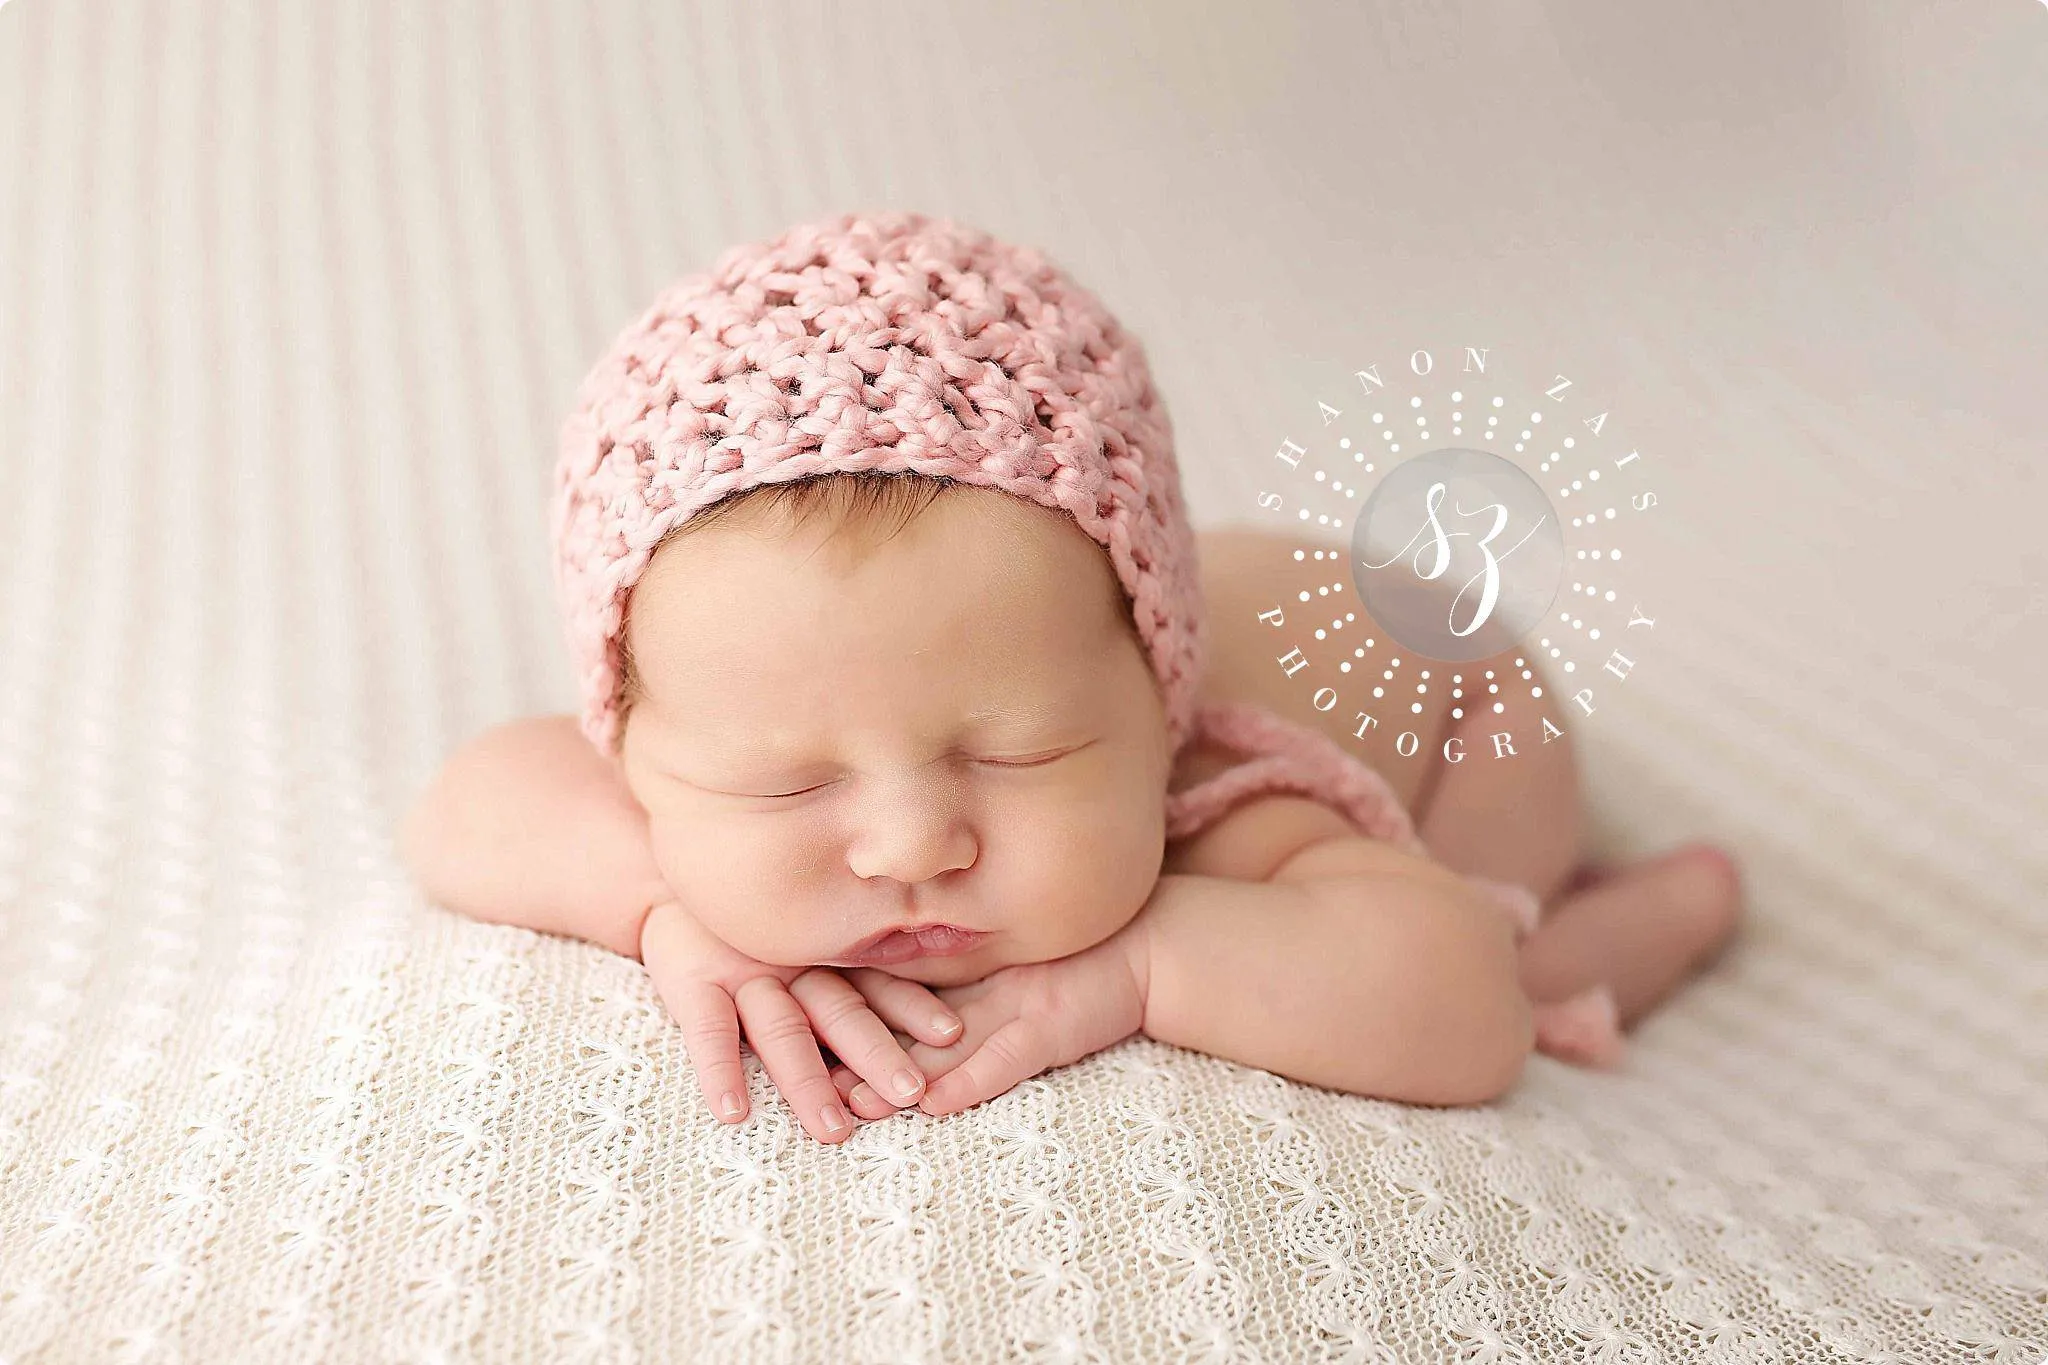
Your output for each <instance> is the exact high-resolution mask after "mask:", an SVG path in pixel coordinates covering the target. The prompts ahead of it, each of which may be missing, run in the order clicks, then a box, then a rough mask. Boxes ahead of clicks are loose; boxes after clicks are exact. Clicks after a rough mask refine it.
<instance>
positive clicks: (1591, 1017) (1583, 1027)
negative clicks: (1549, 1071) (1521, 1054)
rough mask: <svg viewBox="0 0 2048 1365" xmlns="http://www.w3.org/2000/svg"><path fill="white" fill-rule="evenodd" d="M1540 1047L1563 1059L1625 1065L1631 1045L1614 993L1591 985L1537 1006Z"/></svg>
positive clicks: (1601, 1066)
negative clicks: (1623, 1033)
mask: <svg viewBox="0 0 2048 1365" xmlns="http://www.w3.org/2000/svg"><path fill="white" fill-rule="evenodd" d="M1534 1013H1535V1020H1536V1050H1537V1051H1538V1052H1541V1053H1543V1054H1545V1055H1546V1056H1551V1057H1555V1058H1557V1059H1558V1060H1559V1061H1563V1062H1573V1063H1576V1064H1578V1065H1580V1066H1588V1067H1596V1068H1598V1069H1600V1070H1603V1071H1605V1070H1611V1069H1612V1068H1614V1067H1617V1066H1619V1065H1621V1060H1622V1058H1623V1056H1624V1055H1626V1053H1627V1051H1628V1045H1627V1043H1626V1042H1625V1041H1624V1040H1623V1038H1622V1034H1621V1014H1620V1012H1619V1011H1618V1010H1616V1009H1615V1006H1614V992H1612V991H1610V990H1609V989H1608V988H1607V987H1606V986H1605V985H1595V986H1588V987H1587V988H1586V989H1585V990H1582V991H1580V992H1579V993H1578V994H1577V995H1574V996H1569V997H1567V998H1565V999H1563V1000H1553V1001H1550V1002H1548V1003H1546V1004H1541V1005H1537V1006H1536V1007H1535V1010H1534Z"/></svg>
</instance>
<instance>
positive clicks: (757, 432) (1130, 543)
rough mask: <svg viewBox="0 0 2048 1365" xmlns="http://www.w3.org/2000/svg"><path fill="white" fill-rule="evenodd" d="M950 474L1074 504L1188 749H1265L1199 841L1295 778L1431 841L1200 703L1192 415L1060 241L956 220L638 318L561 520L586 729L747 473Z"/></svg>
mask: <svg viewBox="0 0 2048 1365" xmlns="http://www.w3.org/2000/svg"><path fill="white" fill-rule="evenodd" d="M858 470H873V471H878V472H885V473H886V472H902V473H910V474H922V475H931V476H939V475H943V476H946V477H948V478H951V479H954V480H956V481H958V482H962V483H971V484H978V485H980V486H983V487H987V488H996V489H1001V490H1002V491H1004V492H1007V493H1011V494H1014V495H1016V496H1018V497H1021V498H1028V499H1030V500H1031V501H1033V502H1036V503H1039V504H1042V505H1044V506H1046V507H1050V508H1055V509H1061V510H1064V511H1066V512H1067V513H1069V514H1071V516H1072V517H1073V519H1074V522H1075V524H1076V525H1078V526H1079V527H1080V528H1081V529H1082V530H1083V531H1085V532H1086V533H1087V534H1088V535H1089V536H1090V537H1091V538H1093V539H1094V540H1095V541H1096V543H1097V544H1099V545H1101V546H1102V548H1103V550H1104V551H1105V552H1106V553H1107V554H1108V555H1109V559H1110V563H1111V564H1112V565H1113V566H1114V568H1115V570H1116V575H1117V578H1118V579H1119V580H1120V581H1121V583H1122V584H1123V587H1124V591H1125V592H1126V593H1127V594H1128V595H1129V598H1130V602H1131V606H1132V614H1133V616H1134V618H1135V620H1136V624H1137V628H1138V634H1139V636H1140V638H1141V640H1142V641H1143V643H1144V645H1145V648H1146V651H1147V653H1148V656H1149V660H1150V662H1151V665H1152V668H1153V671H1154V673H1155V675H1156V676H1157V678H1158V680H1159V683H1160V689H1161V695H1162V697H1163V699H1164V704H1165V711H1166V720H1167V725H1168V727H1169V732H1170V735H1171V740H1172V745H1173V751H1174V752H1175V753H1176V754H1179V753H1180V752H1181V750H1182V748H1183V747H1184V746H1185V745H1186V744H1188V743H1189V742H1190V741H1192V740H1194V739H1195V738H1197V737H1198V736H1200V737H1207V738H1209V739H1212V740H1214V741H1216V742H1218V743H1220V744H1223V745H1224V746H1226V747H1228V748H1230V749H1233V750H1235V751H1238V752H1240V753H1244V754H1247V755H1249V756H1250V757H1249V758H1248V760H1247V761H1246V762H1244V763H1240V764H1238V765H1237V766H1235V767H1233V768H1231V769H1229V770H1228V771H1225V772H1223V773H1220V774H1218V775H1217V776H1215V777H1212V778H1210V779H1209V780H1208V781H1205V782H1202V783H1199V784H1197V785H1195V786H1193V787H1190V788H1188V789H1186V790H1183V791H1179V792H1174V793H1169V795H1168V800H1167V833H1168V837H1169V838H1177V837H1182V836H1185V835H1187V834H1190V833H1192V832H1194V831H1195V830H1196V829H1198V828H1200V827H1201V826H1203V825H1205V824H1207V823H1209V822H1210V821H1211V820H1213V819H1215V818H1216V817H1217V816H1219V815H1220V814H1222V813H1223V812H1224V811H1226V810H1227V809H1229V808H1230V807H1232V806H1234V805H1236V804H1237V803H1238V802H1240V801H1242V800H1244V799H1246V798H1248V797H1250V796H1253V795H1256V794H1259V793H1263V792H1271V791H1283V790H1285V791H1295V792H1300V793H1303V794H1307V795H1311V796H1314V797H1316V798H1317V799H1320V800H1324V801H1327V802H1329V803H1331V804H1333V805H1335V806H1336V807H1337V808H1339V809H1341V810H1344V811H1346V812H1347V813H1348V814H1349V815H1350V817H1351V818H1352V820H1353V821H1354V823H1356V824H1357V825H1358V826H1359V828H1360V829H1361V830H1363V831H1365V832H1366V833H1368V834H1370V835H1372V836H1374V837H1377V838H1381V839H1386V840H1390V841H1393V842H1397V843H1400V844H1402V845H1404V846H1406V847H1409V848H1411V849H1414V850H1417V851H1420V848H1421V845H1420V841H1419V840H1418V839H1417V838H1416V836H1415V831H1414V826H1413V823H1412V821H1411V820H1410V819H1409V816H1408V813H1407V811H1406V810H1405V809H1403V807H1402V806H1401V803H1400V801H1399V800H1398V799H1397V798H1396V797H1395V795H1394V793H1393V792H1392V790H1391V789H1390V788H1389V787H1388V785H1387V783H1386V781H1385V779H1383V778H1382V777H1381V776H1380V775H1379V774H1378V773H1377V772H1376V771H1374V770H1373V769H1372V768H1371V767H1370V766H1368V765H1366V764H1364V763H1362V762H1360V761H1359V760H1357V759H1354V758H1353V757H1351V756H1350V755H1349V754H1346V753H1345V752H1344V751H1343V750H1342V749H1341V748H1339V747H1338V746H1337V745H1336V744H1335V743H1334V742H1332V741H1331V740H1330V739H1328V738H1327V737H1325V736H1324V735H1322V734H1321V733H1320V732H1318V731H1314V730H1310V729H1308V728H1306V727H1305V726H1300V725H1296V724H1294V723H1292V722H1289V721H1285V720H1282V719H1281V718H1280V717H1279V716H1276V715H1274V714H1273V713H1272V712H1270V711H1268V710H1266V709H1264V708H1262V707H1257V706H1251V705H1247V704H1243V703H1215V704H1208V705H1200V704H1198V701H1197V694H1198V686H1199V683H1200V680H1201V676H1202V665H1203V659H1204V647H1205V630H1204V618H1203V609H1202V594H1201V584H1200V577H1199V566H1198V562H1197V559H1196V550H1195V537H1194V531H1193V529H1192V528H1191V527H1190V525H1189V523H1188V518H1187V512H1186V509H1185V508H1184V506H1183V505H1182V499H1181V486H1180V469H1179V466H1178V464H1177V463H1176V461H1175V458H1174V449H1173V430H1172V426H1171V424H1170V422H1169V421H1168V419H1167V414H1166V409H1165V407H1164V405H1163V404H1162V403H1161V401H1160V396H1159V393H1158V391H1157V390H1156V389H1155V388H1154V387H1153V384H1152V376H1151V373H1150V371H1149V369H1148V367H1147V365H1146V362H1145V354H1144V349H1143V347H1142V346H1140V344H1139V342H1138V339H1137V338H1136V337H1135V336H1133V335H1131V334H1130V333H1128V332H1126V331H1125V330H1124V329H1123V328H1122V327H1121V326H1120V325H1119V324H1118V323H1117V320H1116V319H1115V318H1114V317H1112V316H1111V315H1110V314H1109V312H1108V310H1106V309H1105V308H1104V307H1103V305H1102V304H1101V303H1100V302H1099V301H1098V300H1097V299H1096V298H1095V296H1094V295H1093V294H1091V293H1090V292H1088V290H1086V289H1084V288H1082V287H1081V286H1080V285H1079V284H1077V283H1075V281H1074V280H1072V279H1071V278H1069V277H1068V276H1067V275H1066V274H1065V273H1064V272H1063V271H1061V270H1060V269H1059V268H1058V267H1057V266H1055V265H1053V264H1052V263H1051V262H1050V261H1048V260H1047V259H1046V258H1045V257H1044V256H1043V255H1042V254H1040V253H1039V252H1038V251H1035V250H1033V249H1031V248H1029V247H1022V246H1014V245H1011V244H1008V243H1006V242H1002V241H999V240H997V239H996V238H994V237H991V236H990V235H988V234H987V233H985V232H981V231H978V230H976V229H974V228H971V227H967V226H963V225H961V224H959V223H956V222H952V221H949V220H946V219H940V218H931V217H927V216H925V215H923V214H918V213H908V212H893V213H877V214H869V215H858V214H850V213H849V214H842V215H839V216H836V217H833V218H829V219H826V220H824V221H821V222H815V223H806V224H802V225H800V226H797V227H792V228H790V229H788V230H787V231H785V232H783V233H782V234H781V235H779V236H777V237H774V238H772V239H770V240H767V241H763V242H757V243H752V244H748V245H744V246H739V247H735V248H732V249H730V250H728V251H726V252H725V253H724V254H723V255H721V256H720V257H719V258H718V260H717V262H716V263H715V264H714V265H713V266H712V267H711V269H710V270H709V271H706V272H704V273H701V274H697V275H692V276H689V277H688V278H685V279H682V280H680V281H677V282H676V283H674V284H672V285H670V286H669V287H668V288H667V289H665V290H664V291H663V292H662V293H661V294H660V295H659V296H658V297H657V298H656V299H655V300H654V302H653V303H652V304H651V305H650V306H649V307H648V308H647V309H646V311H645V312H643V313H642V314H641V315H640V317H639V318H638V319H637V320H635V321H634V322H633V323H632V324H631V325H630V326H628V327H627V328H626V329H625V330H624V331H622V332H621V333H619V335H618V337H617V338H616V339H615V340H614V341H613V343H612V345H611V347H610V349H609V350H607V351H606V352H605V354H604V355H603V357H602V358H601V359H600V360H599V361H598V362H597V364H596V366H595V368H594V369H592V370H591V372H590V374H589V376H588V377H587V378H586V379H585V380H584V381H583V384H582V386H581V388H580V389H579V390H578V393H577V397H576V403H575V408H574V411H573V412H571V414H570V415H569V418H568V420H567V421H566V423H565V424H564V426H563V428H562V435H561V448H560V458H559V460H558V462H557V464H556V467H555V473H554V496H553V500H552V507H551V515H550V529H551V532H552V536H553V541H554V575H555V585H556V588H557V591H558V593H559V594H560V598H561V604H562V609H563V613H564V618H565V621H566V624H567V630H568V643H569V649H570V656H571V658H572V660H573V662H574V664H575V668H576V676H577V681H578V684H579V686H580V689H581V695H582V702H583V710H582V728H583V732H584V734H585V735H586V736H588V737H589V739H590V741H591V742H592V743H593V744H595V745H596V746H597V747H598V749H599V750H600V751H601V752H604V753H606V754H611V753H614V752H616V746H617V742H618V739H619V730H620V724H619V722H620V713H619V701H620V690H621V684H622V676H621V666H622V662H623V660H622V641H621V639H620V633H621V629H622V626H623V622H624V613H625V607H626V600H627V596H628V594H629V593H631V591H632V589H633V585H634V584H635V583H636V582H638V581H639V578H640V575H641V573H642V572H643V571H644V570H645V569H646V567H647V563H648V560H649V559H650V557H651V556H652V554H653V552H654V550H655V548H656V547H657V546H658V545H659V544H660V542H661V540H662V537H663V536H664V535H666V534H667V533H668V532H669V531H670V530H671V529H672V528H673V527H675V526H676V525H677V524H678V523H680V522H681V521H683V520H684V519H685V518H687V517H689V516H690V515H692V514H693V513H694V512H696V511H697V510H699V509H700V508H703V507H706V506H708V505H710V504H711V503H713V502H716V501H717V500H718V499H720V498H722V497H724V496H725V495H727V494H729V493H731V492H733V491H734V490H736V489H743V488H750V487H753V486H755V485H758V484H766V483H774V482H779V481H782V480H786V479H797V478H802V477H804V476H806V475H816V474H823V473H828V472H839V471H858Z"/></svg>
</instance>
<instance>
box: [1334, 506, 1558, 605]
mask: <svg viewBox="0 0 2048 1365" xmlns="http://www.w3.org/2000/svg"><path fill="white" fill-rule="evenodd" d="M1449 487H1450V485H1449V484H1446V483H1444V482H1443V481H1442V480H1438V481H1437V482H1435V483H1433V484H1431V485H1430V486H1429V491H1428V492H1427V493H1425V494H1424V495H1423V508H1422V525H1421V526H1419V527H1418V528H1416V531H1415V534H1414V535H1412V536H1410V537H1409V538H1408V544H1407V545H1403V546H1402V547H1401V548H1400V549H1399V550H1398V551H1396V552H1395V553H1394V554H1393V555H1392V556H1391V557H1389V558H1387V559H1383V560H1381V561H1380V562H1379V563H1377V564H1374V563H1372V562H1370V561H1368V560H1361V561H1359V562H1360V563H1361V564H1362V565H1363V566H1364V567H1365V568H1368V569H1384V568H1386V567H1387V566H1388V565H1389V564H1392V563H1393V562H1394V560H1396V559H1399V558H1401V557H1402V556H1403V555H1405V554H1406V553H1407V552H1408V546H1409V545H1413V544H1414V543H1415V542H1416V541H1418V540H1420V539H1421V538H1422V537H1423V536H1424V535H1425V534H1428V535H1429V536H1430V537H1431V539H1430V542H1429V543H1428V544H1427V545H1424V546H1423V547H1422V548H1421V549H1419V550H1417V551H1416V552H1415V576H1416V577H1417V578H1419V579H1421V580H1422V581H1423V582H1425V583H1428V582H1433V581H1434V580H1436V579H1438V578H1441V577H1442V576H1443V574H1444V571H1445V570H1446V569H1448V568H1450V566H1451V538H1452V537H1453V536H1463V535H1468V534H1470V533H1469V532H1466V531H1446V530H1444V525H1443V522H1442V521H1440V520H1438V519H1437V514H1436V513H1437V505H1438V504H1439V503H1441V502H1442V501H1443V497H1444V490H1445V489H1447V488H1449ZM1456 511H1457V512H1458V515H1460V516H1467V517H1473V516H1483V515H1484V514H1486V513H1488V512H1491V513H1493V514H1494V515H1493V525H1492V526H1491V527H1489V528H1488V529H1487V532H1486V534H1485V535H1484V536H1481V537H1480V538H1479V540H1478V542H1477V543H1476V544H1475V546H1474V548H1476V549H1477V550H1478V551H1479V553H1480V554H1481V555H1483V556H1484V557H1485V560H1486V567H1485V568H1483V569H1481V570H1480V571H1479V572H1478V573H1475V574H1473V575H1472V576H1471V577H1470V578H1468V579H1466V580H1465V586H1464V587H1462V588H1460V589H1458V595H1457V596H1456V597H1453V598H1452V599H1451V608H1450V613H1449V615H1448V616H1447V618H1446V619H1445V625H1446V626H1447V627H1448V628H1449V630H1450V632H1451V634H1452V635H1454V636H1456V637H1458V638H1459V639H1463V638H1464V637H1465V636H1467V635H1470V634H1472V633H1473V632H1474V631H1476V630H1478V629H1479V628H1480V627H1481V626H1483V625H1485V624H1486V621H1487V618H1488V617H1490V616H1492V615H1493V609H1494V607H1495V605H1496V604H1497V603H1498V602H1499V601H1500V565H1501V561H1502V560H1504V559H1506V558H1507V557H1508V556H1509V555H1511V554H1513V553H1514V552H1515V551H1516V550H1519V549H1520V548H1522V546H1523V545H1524V544H1526V543H1527V542H1528V539H1529V537H1530V536H1533V535H1535V534H1536V532H1537V531H1538V530H1540V529H1541V528H1542V526H1543V524H1544V523H1545V522H1547V521H1549V520H1550V514H1549V513H1547V512H1546V513H1545V514H1544V515H1543V516H1541V517H1539V518H1538V519H1537V521H1536V525H1534V526H1532V527H1530V528H1529V529H1528V530H1527V531H1525V532H1523V533H1522V538H1521V539H1520V540H1517V541H1516V542H1515V543H1514V544H1513V545H1511V546H1509V547H1508V548H1507V549H1505V550H1503V551H1501V553H1500V554H1499V555H1497V556H1496V555H1495V554H1494V552H1493V542H1494V539H1495V537H1497V536H1499V535H1500V533H1501V532H1502V531H1504V530H1506V529H1507V524H1508V516H1509V513H1508V507H1507V504H1506V503H1504V502H1490V503H1487V504H1486V505H1485V506H1484V507H1475V508H1472V509H1470V510H1467V509H1466V508H1463V507H1460V508H1457V509H1456ZM1432 551H1433V552H1434V554H1435V558H1434V559H1433V560H1432V561H1431V563H1430V566H1429V567H1428V568H1427V569H1425V568H1423V567H1422V556H1423V555H1424V554H1425V553H1428V552H1432ZM1482 578H1483V579H1485V580H1486V586H1485V587H1484V588H1482V589H1480V593H1479V601H1478V603H1477V604H1476V605H1475V606H1474V607H1473V609H1472V620H1471V622H1470V623H1469V624H1467V625H1464V626H1460V625H1458V623H1457V620H1458V603H1460V602H1462V601H1464V600H1465V594H1466V593H1468V592H1470V591H1472V585H1473V584H1474V583H1477V582H1479V581H1480V580H1481V579H1482Z"/></svg>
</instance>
